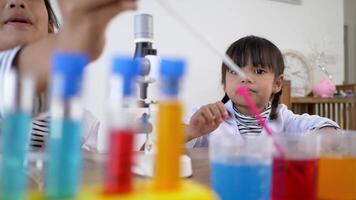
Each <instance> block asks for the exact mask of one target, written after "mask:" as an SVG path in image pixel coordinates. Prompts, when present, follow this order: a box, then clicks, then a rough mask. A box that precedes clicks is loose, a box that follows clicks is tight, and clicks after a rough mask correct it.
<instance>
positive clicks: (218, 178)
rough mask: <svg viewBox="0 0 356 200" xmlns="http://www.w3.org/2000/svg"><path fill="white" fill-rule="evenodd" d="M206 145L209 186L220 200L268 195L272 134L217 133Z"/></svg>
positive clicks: (259, 197) (266, 197) (250, 199)
mask: <svg viewBox="0 0 356 200" xmlns="http://www.w3.org/2000/svg"><path fill="white" fill-rule="evenodd" d="M209 146H210V147H209V156H210V166H211V179H212V180H211V181H212V187H213V189H214V191H215V192H216V193H217V195H218V196H219V197H220V198H221V199H222V200H230V199H231V200H232V199H244V200H254V199H259V200H263V199H266V200H267V199H270V191H271V174H272V150H273V144H272V139H271V138H269V137H268V136H259V137H253V138H251V137H246V138H242V137H236V136H235V135H229V134H225V135H224V134H219V135H215V137H211V138H210V144H209Z"/></svg>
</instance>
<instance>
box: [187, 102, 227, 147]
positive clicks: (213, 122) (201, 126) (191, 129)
mask: <svg viewBox="0 0 356 200" xmlns="http://www.w3.org/2000/svg"><path fill="white" fill-rule="evenodd" d="M228 118H229V114H228V111H227V109H226V107H225V105H224V104H223V103H222V102H220V101H218V102H216V103H212V104H208V105H205V106H203V107H201V108H200V109H199V110H198V111H197V112H196V113H195V114H194V115H193V116H192V118H191V119H190V122H189V125H188V126H187V127H186V135H187V140H188V141H189V140H191V139H193V138H196V137H200V136H202V135H205V134H208V133H210V132H212V131H214V130H215V129H216V128H218V127H219V125H220V124H221V122H223V121H224V120H226V119H228Z"/></svg>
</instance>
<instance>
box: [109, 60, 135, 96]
mask: <svg viewBox="0 0 356 200" xmlns="http://www.w3.org/2000/svg"><path fill="white" fill-rule="evenodd" d="M139 67H140V66H139V62H138V61H136V60H134V59H132V58H129V57H116V58H114V59H113V68H112V72H113V73H114V74H118V75H120V76H122V79H123V96H124V97H126V96H131V95H132V94H133V92H134V90H133V89H134V87H133V86H134V81H135V78H136V77H137V76H138V74H139Z"/></svg>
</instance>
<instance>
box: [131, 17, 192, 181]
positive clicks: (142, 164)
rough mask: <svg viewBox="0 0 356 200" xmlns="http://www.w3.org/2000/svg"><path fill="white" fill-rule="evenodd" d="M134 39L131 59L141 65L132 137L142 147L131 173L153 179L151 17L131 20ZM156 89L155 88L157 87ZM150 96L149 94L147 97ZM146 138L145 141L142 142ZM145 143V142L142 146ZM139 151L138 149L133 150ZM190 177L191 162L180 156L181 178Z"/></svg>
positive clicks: (153, 51) (154, 65)
mask: <svg viewBox="0 0 356 200" xmlns="http://www.w3.org/2000/svg"><path fill="white" fill-rule="evenodd" d="M134 35H135V39H134V41H135V55H134V59H136V60H138V61H139V63H140V70H139V78H138V88H139V99H138V102H139V103H138V104H139V111H138V112H139V113H138V116H139V119H138V124H139V128H138V133H139V134H137V137H135V139H136V141H137V143H138V144H139V145H143V146H142V147H141V148H140V149H139V150H144V151H143V152H142V151H141V152H139V153H138V154H137V156H136V161H135V165H134V167H133V172H134V173H136V174H138V175H142V176H148V177H152V176H153V173H154V169H155V167H154V156H155V150H154V149H155V144H154V126H155V124H154V123H155V116H156V115H155V114H156V112H157V109H156V107H157V106H156V105H157V101H154V100H152V98H158V95H157V94H158V92H157V90H154V87H151V88H150V87H149V86H150V85H151V84H154V83H156V80H155V78H153V77H151V76H150V74H151V72H152V71H154V70H157V65H158V57H157V50H156V49H154V48H153V16H152V15H150V14H138V15H136V16H135V18H134ZM156 88H157V86H156ZM150 93H151V94H150ZM143 134H145V136H146V137H145V139H143V137H142V136H143ZM143 141H144V142H143ZM135 150H138V149H135ZM191 175H192V165H191V159H190V158H189V157H188V156H187V155H182V156H181V177H189V176H191Z"/></svg>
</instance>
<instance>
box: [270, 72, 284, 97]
mask: <svg viewBox="0 0 356 200" xmlns="http://www.w3.org/2000/svg"><path fill="white" fill-rule="evenodd" d="M283 80H284V75H283V74H281V75H279V76H278V77H277V78H276V79H275V80H274V83H273V88H272V91H273V93H274V94H276V93H277V92H279V91H281V89H282V86H283Z"/></svg>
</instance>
